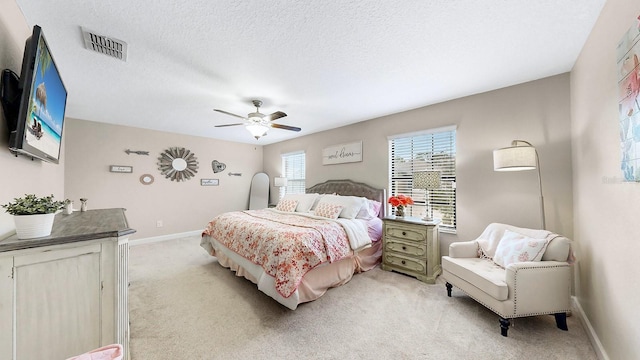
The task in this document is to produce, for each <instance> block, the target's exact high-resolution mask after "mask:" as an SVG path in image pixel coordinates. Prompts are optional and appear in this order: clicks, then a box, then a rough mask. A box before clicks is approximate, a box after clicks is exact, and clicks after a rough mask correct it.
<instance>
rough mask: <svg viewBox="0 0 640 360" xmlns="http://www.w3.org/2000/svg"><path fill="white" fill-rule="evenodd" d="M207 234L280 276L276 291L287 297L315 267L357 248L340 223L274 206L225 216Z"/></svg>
mask: <svg viewBox="0 0 640 360" xmlns="http://www.w3.org/2000/svg"><path fill="white" fill-rule="evenodd" d="M203 234H206V235H209V236H211V237H212V238H214V239H216V240H217V241H218V242H220V243H222V244H223V245H225V246H226V247H227V248H229V249H231V250H232V251H234V252H235V253H237V254H238V255H240V256H242V257H243V258H245V259H247V260H249V261H251V262H252V263H254V264H257V265H260V266H261V267H262V268H263V269H264V271H265V272H266V273H267V274H269V275H271V276H272V277H274V278H275V286H276V290H277V291H278V293H280V295H282V296H284V297H285V298H288V297H289V296H291V295H292V294H293V293H294V292H295V291H296V289H297V288H298V285H299V284H300V281H302V277H303V276H304V274H306V273H307V272H308V271H309V270H311V269H313V268H315V267H316V266H318V265H320V264H322V263H324V262H327V261H328V262H334V261H338V260H340V259H342V258H344V257H345V256H347V255H349V254H350V252H351V247H350V245H349V239H348V236H347V234H346V232H345V230H344V229H343V227H342V225H340V224H339V223H338V222H336V221H332V220H321V219H316V218H310V217H305V216H300V215H293V214H291V215H290V214H283V213H279V212H275V211H272V210H269V209H262V210H247V211H236V212H229V213H224V214H221V215H219V216H217V217H215V218H214V219H213V220H211V221H210V222H209V224H208V225H207V227H206V229H205V230H204V232H203Z"/></svg>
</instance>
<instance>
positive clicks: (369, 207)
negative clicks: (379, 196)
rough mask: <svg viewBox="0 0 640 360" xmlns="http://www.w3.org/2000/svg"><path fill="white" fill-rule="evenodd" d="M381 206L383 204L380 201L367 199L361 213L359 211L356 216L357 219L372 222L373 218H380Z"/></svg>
mask: <svg viewBox="0 0 640 360" xmlns="http://www.w3.org/2000/svg"><path fill="white" fill-rule="evenodd" d="M381 206H382V204H381V203H380V202H379V201H375V200H369V199H367V200H366V201H365V204H364V205H362V208H361V209H360V211H358V215H356V219H364V220H371V219H373V218H376V217H378V214H379V213H380V207H381Z"/></svg>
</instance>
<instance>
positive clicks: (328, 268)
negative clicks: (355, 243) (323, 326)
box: [201, 235, 382, 310]
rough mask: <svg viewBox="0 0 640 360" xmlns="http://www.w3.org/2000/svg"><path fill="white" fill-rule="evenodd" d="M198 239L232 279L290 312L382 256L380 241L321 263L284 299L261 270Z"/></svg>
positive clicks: (213, 243) (215, 243)
mask: <svg viewBox="0 0 640 360" xmlns="http://www.w3.org/2000/svg"><path fill="white" fill-rule="evenodd" d="M202 239H203V241H202V243H201V244H202V246H203V247H204V248H205V250H207V252H208V253H209V254H211V255H212V256H215V257H216V258H217V259H218V263H219V264H220V265H222V266H223V267H226V268H228V269H230V270H232V271H234V272H235V273H236V276H242V277H244V278H246V279H247V280H249V281H251V282H253V283H254V284H256V285H258V289H259V290H260V291H262V292H263V293H265V294H267V295H269V296H270V297H272V298H273V299H275V300H276V301H277V302H279V303H280V304H282V305H284V306H286V307H287V308H289V309H291V310H295V309H296V308H297V307H298V305H299V304H302V303H305V302H309V301H313V300H316V299H318V298H319V297H321V296H322V295H324V293H326V292H327V290H328V289H330V288H332V287H336V286H340V285H343V284H346V283H347V282H349V280H351V278H352V277H353V275H354V274H356V273H360V272H363V271H369V270H371V269H373V268H374V267H375V266H376V265H377V264H378V263H380V259H381V256H382V241H376V242H374V243H373V244H372V245H371V247H369V248H366V249H364V250H361V251H359V252H358V253H357V254H352V255H351V256H350V257H347V258H344V259H341V260H339V261H336V262H334V263H323V264H321V265H320V266H318V267H316V268H314V269H312V270H310V271H309V272H307V273H306V274H305V275H304V277H303V278H302V281H301V282H300V284H299V285H298V288H297V290H296V291H295V292H294V293H293V294H292V295H291V296H289V297H288V298H285V297H283V296H282V295H280V293H278V292H277V291H276V288H275V279H274V278H273V277H271V276H269V275H268V274H267V273H266V272H265V271H264V270H263V269H262V267H261V266H259V265H256V264H254V263H252V262H250V261H248V260H246V259H245V258H243V257H241V256H240V255H238V254H236V253H234V252H233V251H231V250H229V249H227V248H226V247H224V246H223V245H222V244H220V243H219V242H218V241H217V240H215V239H213V238H211V237H210V236H208V235H204V236H203V237H202ZM209 245H210V246H209Z"/></svg>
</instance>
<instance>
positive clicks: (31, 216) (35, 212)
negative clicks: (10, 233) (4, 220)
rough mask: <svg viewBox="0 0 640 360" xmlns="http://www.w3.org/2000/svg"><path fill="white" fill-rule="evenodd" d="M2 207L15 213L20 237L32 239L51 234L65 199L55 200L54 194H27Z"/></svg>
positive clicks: (8, 211) (10, 212) (17, 231)
mask: <svg viewBox="0 0 640 360" xmlns="http://www.w3.org/2000/svg"><path fill="white" fill-rule="evenodd" d="M2 207H3V208H4V209H5V211H6V212H7V213H9V214H11V215H13V220H14V222H15V224H16V233H17V235H18V239H31V238H37V237H43V236H49V235H50V234H51V229H52V228H53V219H54V217H55V213H56V211H58V210H61V209H62V208H64V201H56V200H54V199H53V195H49V196H44V197H37V196H36V195H34V194H25V196H24V197H20V198H15V199H13V202H10V203H8V204H4V205H2Z"/></svg>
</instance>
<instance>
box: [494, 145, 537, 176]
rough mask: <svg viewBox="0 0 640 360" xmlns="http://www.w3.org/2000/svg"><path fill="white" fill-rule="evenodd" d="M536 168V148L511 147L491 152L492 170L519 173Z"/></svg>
mask: <svg viewBox="0 0 640 360" xmlns="http://www.w3.org/2000/svg"><path fill="white" fill-rule="evenodd" d="M535 168H536V148H534V147H533V146H512V147H506V148H502V149H497V150H493V170H495V171H520V170H533V169H535Z"/></svg>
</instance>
